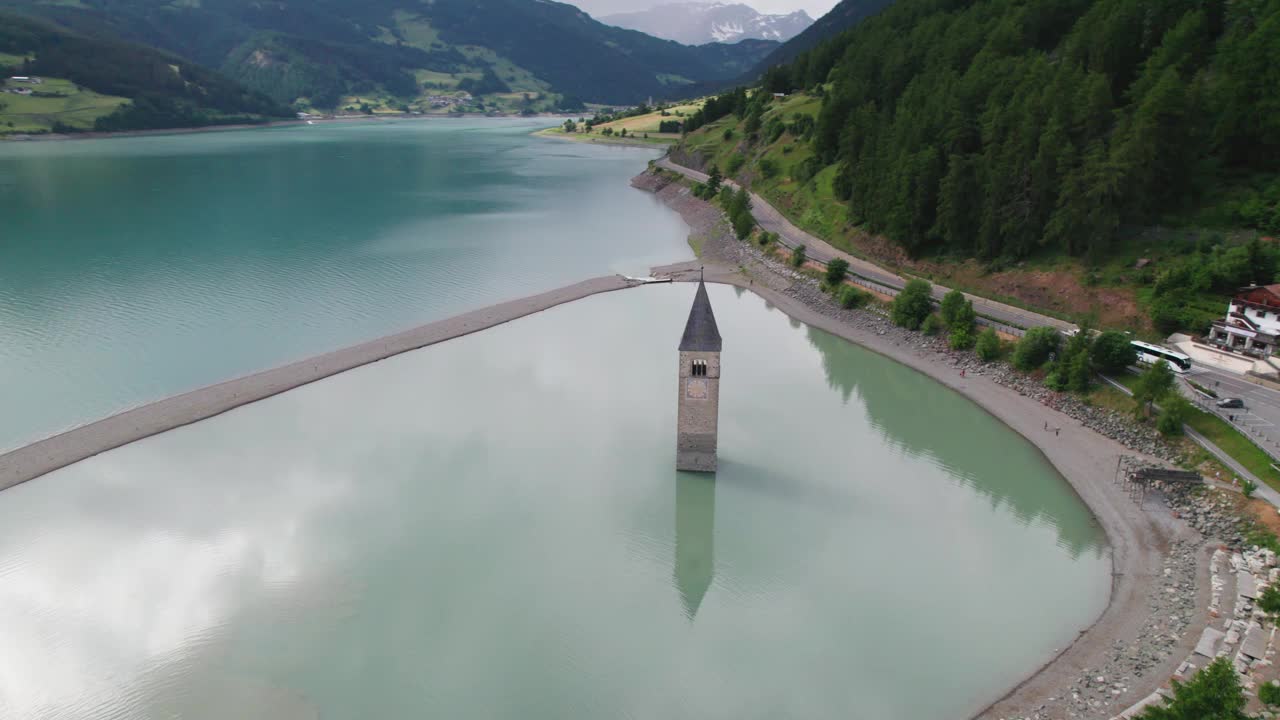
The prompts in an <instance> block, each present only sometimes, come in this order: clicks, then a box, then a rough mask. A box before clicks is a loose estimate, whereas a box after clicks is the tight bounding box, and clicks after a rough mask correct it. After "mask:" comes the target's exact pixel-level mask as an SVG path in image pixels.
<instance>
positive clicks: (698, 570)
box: [675, 472, 716, 621]
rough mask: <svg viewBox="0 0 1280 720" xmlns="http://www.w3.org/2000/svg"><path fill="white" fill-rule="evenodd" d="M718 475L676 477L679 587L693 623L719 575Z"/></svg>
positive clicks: (698, 474)
mask: <svg viewBox="0 0 1280 720" xmlns="http://www.w3.org/2000/svg"><path fill="white" fill-rule="evenodd" d="M715 527H716V480H715V475H709V474H701V473H686V472H682V473H677V474H676V568H675V580H676V587H677V588H678V589H679V591H680V599H681V600H682V601H683V602H684V611H685V617H687V618H689V620H691V621H692V620H693V618H694V616H695V615H697V614H698V608H699V607H700V606H701V605H702V599H703V598H704V597H706V595H707V590H708V589H709V588H710V587H711V579H712V577H713V576H714V575H715Z"/></svg>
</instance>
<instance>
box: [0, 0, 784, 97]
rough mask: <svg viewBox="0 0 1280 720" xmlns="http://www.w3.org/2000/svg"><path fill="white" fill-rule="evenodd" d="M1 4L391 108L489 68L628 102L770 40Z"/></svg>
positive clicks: (132, 1)
mask: <svg viewBox="0 0 1280 720" xmlns="http://www.w3.org/2000/svg"><path fill="white" fill-rule="evenodd" d="M3 3H7V4H10V5H15V6H18V7H21V8H23V9H24V10H26V11H28V12H33V13H38V14H40V15H41V16H42V17H45V18H48V19H50V20H52V21H54V22H57V23H59V24H61V25H63V26H65V27H67V28H70V29H73V30H75V31H77V32H79V33H81V34H83V35H87V36H93V37H113V38H122V39H125V40H130V41H134V42H140V43H145V44H148V45H152V46H155V47H159V48H163V49H165V50H168V51H169V52H173V53H176V54H179V55H182V56H183V57H186V58H188V59H190V60H193V61H195V62H198V63H201V64H203V65H205V66H206V67H209V68H213V69H216V70H219V71H221V72H223V73H224V74H226V75H227V76H229V77H232V78H235V79H237V80H240V81H241V82H243V83H245V84H247V85H248V86H250V87H252V88H254V89H257V90H261V91H262V92H265V93H267V94H269V95H270V96H271V97H272V98H274V99H275V100H277V101H279V102H284V103H293V102H295V101H302V103H303V104H304V105H305V106H307V107H317V108H332V107H334V106H337V105H339V104H341V103H345V102H351V101H352V99H353V98H365V99H368V98H375V97H376V98H382V99H384V100H386V101H387V102H388V104H391V105H395V106H400V105H402V104H407V103H411V102H413V101H414V100H416V99H419V97H420V96H426V95H430V94H432V93H436V92H440V91H446V92H453V91H461V90H464V89H465V88H463V87H462V84H463V82H465V81H470V82H471V83H473V85H472V87H475V85H474V83H480V82H482V81H485V80H487V79H489V78H488V76H489V75H492V76H493V77H496V78H498V79H499V80H500V82H501V84H500V85H498V84H493V83H492V82H489V83H488V84H487V85H486V86H485V87H486V88H488V89H491V90H493V91H494V92H493V93H491V94H494V95H501V94H504V93H514V95H515V98H517V99H519V98H520V97H521V96H522V94H529V95H530V96H531V97H536V98H539V99H541V101H542V102H540V103H539V104H538V105H537V106H536V107H537V108H538V109H551V108H552V107H556V106H564V107H574V108H577V107H580V104H581V101H587V102H602V103H634V102H641V101H643V100H645V99H647V98H648V97H650V96H653V97H668V96H673V95H679V94H681V93H680V88H683V87H688V86H690V85H692V84H694V83H697V82H705V81H710V80H724V79H730V78H734V77H737V76H739V75H741V74H742V73H743V72H745V70H746V69H747V68H750V67H751V66H753V65H754V64H756V63H757V62H759V61H760V59H761V58H763V57H764V56H765V55H767V54H768V53H769V52H771V51H772V50H773V48H774V47H776V43H768V42H762V41H755V42H752V43H743V44H739V45H733V46H725V45H707V46H701V47H689V46H685V45H680V44H678V43H674V42H670V41H665V40H658V39H656V38H653V37H650V36H648V35H644V34H642V33H637V32H634V31H629V30H623V29H620V28H614V27H609V26H606V25H603V24H601V23H598V22H596V21H595V20H592V19H591V18H590V17H589V16H587V15H586V14H585V13H582V12H581V11H579V10H578V9H577V8H575V7H572V6H570V5H565V4H561V3H555V2H543V1H541V0H431V1H430V2H426V1H423V0H282V1H280V2H272V3H262V2H257V0H203V1H202V2H199V3H191V2H186V1H185V0H110V1H108V0H83V1H82V2H77V3H74V4H72V3H64V2H60V1H59V2H53V1H49V2H46V1H45V0H0V4H3ZM552 95H556V96H558V97H554V98H553V97H551V96H552ZM527 100H528V98H526V101H527Z"/></svg>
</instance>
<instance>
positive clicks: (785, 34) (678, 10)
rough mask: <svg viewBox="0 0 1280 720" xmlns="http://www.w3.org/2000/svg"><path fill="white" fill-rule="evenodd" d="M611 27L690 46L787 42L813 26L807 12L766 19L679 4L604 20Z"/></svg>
mask: <svg viewBox="0 0 1280 720" xmlns="http://www.w3.org/2000/svg"><path fill="white" fill-rule="evenodd" d="M600 21H601V22H604V23H607V24H609V25H616V26H618V27H622V28H627V29H630V30H639V31H640V32H643V33H648V34H650V35H653V36H655V37H660V38H665V39H667V40H675V41H676V42H680V43H684V44H686V45H702V44H705V43H710V42H721V43H735V42H738V41H739V40H747V39H758V40H776V41H778V42H786V41H787V40H790V39H791V38H792V37H794V36H796V35H798V34H799V33H800V32H801V31H803V30H804V29H805V28H807V27H809V26H810V25H812V24H813V19H812V18H810V17H809V15H808V14H807V13H805V12H804V11H803V10H799V11H796V12H793V13H790V14H787V15H765V14H763V13H760V12H757V11H756V10H755V9H754V8H752V7H750V6H748V5H743V4H741V3H719V2H713V3H706V2H678V3H670V4H667V5H659V6H657V7H654V8H650V9H648V10H642V11H639V12H631V13H621V14H618V15H609V16H606V17H602V18H600Z"/></svg>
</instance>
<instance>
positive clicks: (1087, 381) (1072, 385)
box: [1066, 350, 1093, 393]
mask: <svg viewBox="0 0 1280 720" xmlns="http://www.w3.org/2000/svg"><path fill="white" fill-rule="evenodd" d="M1066 381H1067V389H1068V390H1071V391H1072V392H1078V393H1086V392H1089V386H1090V385H1092V384H1093V365H1092V364H1091V363H1090V362H1089V353H1088V352H1087V351H1085V350H1081V351H1078V352H1076V354H1075V355H1073V356H1072V357H1071V362H1070V363H1068V364H1067V377H1066Z"/></svg>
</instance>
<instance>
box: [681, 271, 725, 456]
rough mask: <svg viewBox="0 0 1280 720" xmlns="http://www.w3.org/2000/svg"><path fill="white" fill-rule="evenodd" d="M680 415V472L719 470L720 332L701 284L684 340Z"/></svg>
mask: <svg viewBox="0 0 1280 720" xmlns="http://www.w3.org/2000/svg"><path fill="white" fill-rule="evenodd" d="M679 402H680V416H679V419H678V420H677V423H676V433H677V437H676V469H677V470H692V471H694V472H715V471H716V436H717V432H718V430H717V425H718V420H719V414H720V329H719V328H718V327H716V316H715V313H713V312H711V300H710V299H708V298H707V286H706V285H705V284H703V282H702V281H701V280H699V281H698V293H697V294H696V295H694V296H693V307H692V308H690V309H689V321H688V322H687V323H685V326H684V336H683V337H681V338H680V401H679Z"/></svg>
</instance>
